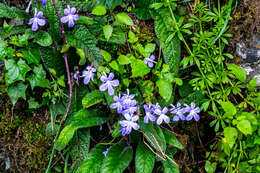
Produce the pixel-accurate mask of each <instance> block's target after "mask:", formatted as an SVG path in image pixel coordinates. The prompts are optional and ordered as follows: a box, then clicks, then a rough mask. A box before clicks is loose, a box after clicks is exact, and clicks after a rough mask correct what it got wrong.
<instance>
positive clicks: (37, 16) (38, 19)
mask: <svg viewBox="0 0 260 173" xmlns="http://www.w3.org/2000/svg"><path fill="white" fill-rule="evenodd" d="M29 24H30V25H31V24H32V30H33V31H37V30H38V25H40V26H44V25H45V19H43V12H42V11H39V13H37V8H35V13H34V17H33V18H31V19H30V21H29Z"/></svg>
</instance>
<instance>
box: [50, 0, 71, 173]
mask: <svg viewBox="0 0 260 173" xmlns="http://www.w3.org/2000/svg"><path fill="white" fill-rule="evenodd" d="M52 4H53V6H54V8H55V11H56V14H57V16H58V19H59V23H60V27H61V33H62V40H63V45H65V44H66V37H65V31H64V27H63V25H62V22H61V17H60V14H59V11H58V8H57V5H56V2H55V0H52ZM64 61H65V67H66V72H67V78H68V84H69V103H68V106H67V110H66V113H65V115H64V116H63V118H62V120H61V122H60V124H59V128H58V131H57V133H56V136H55V139H54V142H53V146H52V152H51V155H50V160H49V164H48V167H47V169H46V171H45V172H46V173H49V172H50V167H51V163H52V159H53V156H54V153H55V146H56V142H57V138H58V136H59V133H60V129H61V126H62V124H63V122H64V121H65V120H66V118H67V116H68V114H69V111H70V108H71V103H72V84H71V79H70V70H69V64H68V57H67V53H66V52H64Z"/></svg>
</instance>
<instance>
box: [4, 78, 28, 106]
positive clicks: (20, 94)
mask: <svg viewBox="0 0 260 173" xmlns="http://www.w3.org/2000/svg"><path fill="white" fill-rule="evenodd" d="M26 88H27V85H24V84H23V83H19V84H17V85H14V86H10V87H8V88H7V93H8V95H9V97H10V99H11V101H12V104H13V105H15V103H16V102H17V100H18V98H23V99H25V98H26V96H25V91H26Z"/></svg>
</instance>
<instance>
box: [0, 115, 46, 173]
mask: <svg viewBox="0 0 260 173" xmlns="http://www.w3.org/2000/svg"><path fill="white" fill-rule="evenodd" d="M0 120H1V121H0V129H1V130H0V133H1V134H2V135H1V136H2V140H3V141H4V143H5V147H6V148H7V149H8V150H9V151H8V152H9V153H10V155H11V156H12V157H11V158H12V165H11V169H12V170H11V172H16V171H17V170H21V171H23V172H28V171H29V172H35V171H36V172H41V171H43V170H44V168H45V167H46V164H47V163H48V157H49V152H50V151H49V148H50V144H51V141H50V140H49V139H48V137H47V136H45V128H44V126H43V125H41V124H39V122H37V119H35V118H34V117H32V116H27V117H26V118H24V119H22V118H20V117H19V116H14V117H13V118H12V116H11V115H9V114H6V115H0Z"/></svg>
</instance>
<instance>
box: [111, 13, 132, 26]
mask: <svg viewBox="0 0 260 173" xmlns="http://www.w3.org/2000/svg"><path fill="white" fill-rule="evenodd" d="M115 18H116V20H117V21H118V22H120V23H123V24H125V25H129V26H133V25H134V23H133V21H132V19H131V18H130V17H129V16H128V15H127V14H126V13H118V14H117V15H116V17H115Z"/></svg>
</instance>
